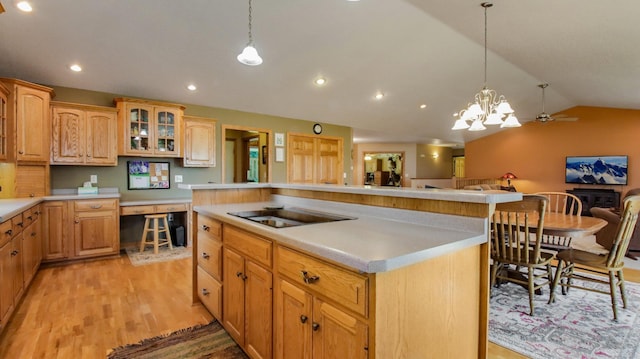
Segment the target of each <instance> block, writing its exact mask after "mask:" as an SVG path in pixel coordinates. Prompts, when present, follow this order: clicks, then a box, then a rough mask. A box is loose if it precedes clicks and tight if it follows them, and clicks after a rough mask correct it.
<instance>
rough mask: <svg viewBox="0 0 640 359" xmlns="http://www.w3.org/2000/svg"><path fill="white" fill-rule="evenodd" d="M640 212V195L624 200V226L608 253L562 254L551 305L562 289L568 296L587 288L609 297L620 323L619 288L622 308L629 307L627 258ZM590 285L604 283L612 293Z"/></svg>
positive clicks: (621, 227)
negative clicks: (626, 283)
mask: <svg viewBox="0 0 640 359" xmlns="http://www.w3.org/2000/svg"><path fill="white" fill-rule="evenodd" d="M638 212H640V195H635V196H629V197H627V198H626V199H625V200H624V209H623V212H622V216H621V220H620V224H619V225H618V230H617V232H616V236H615V239H614V241H613V243H612V246H611V249H610V250H609V252H608V253H606V254H604V255H602V254H596V253H591V252H587V251H583V250H579V249H567V250H563V251H560V252H558V254H557V258H558V264H557V268H556V274H555V278H554V281H553V287H552V288H551V294H550V299H549V302H553V301H555V291H556V288H557V287H558V286H561V287H562V294H563V295H566V294H567V292H568V290H569V289H570V288H578V289H584V290H588V291H592V292H597V293H602V294H609V295H610V296H611V306H612V309H613V320H615V321H617V320H618V300H617V298H616V291H617V289H619V290H620V296H621V297H622V306H623V307H624V308H626V307H627V297H626V292H625V288H624V276H623V273H622V272H623V271H622V270H623V268H624V255H625V253H626V252H627V247H628V246H629V240H630V239H631V235H632V234H633V231H634V229H635V225H636V222H637V221H638ZM574 280H578V283H574ZM588 283H596V284H601V285H602V284H604V285H606V286H607V287H608V290H604V289H601V288H598V287H597V286H587V284H588Z"/></svg>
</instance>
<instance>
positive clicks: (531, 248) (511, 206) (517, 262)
mask: <svg viewBox="0 0 640 359" xmlns="http://www.w3.org/2000/svg"><path fill="white" fill-rule="evenodd" d="M548 202H549V200H548V199H547V198H546V197H544V196H539V195H523V196H522V200H520V201H516V202H507V203H498V204H496V210H495V212H494V214H493V215H492V217H491V259H492V262H493V263H492V267H491V290H494V289H495V288H496V283H499V282H502V281H509V282H513V283H516V284H520V285H522V286H523V287H525V288H527V290H528V292H529V309H530V313H529V315H533V313H534V305H533V297H534V293H535V291H536V290H538V289H540V288H542V287H544V286H546V285H548V286H549V288H550V289H551V286H552V285H553V274H552V270H551V261H552V260H553V259H554V257H555V254H554V253H550V252H544V251H541V250H540V248H541V244H542V241H541V237H542V229H543V228H544V215H545V213H546V208H547V203H548ZM532 239H533V240H532Z"/></svg>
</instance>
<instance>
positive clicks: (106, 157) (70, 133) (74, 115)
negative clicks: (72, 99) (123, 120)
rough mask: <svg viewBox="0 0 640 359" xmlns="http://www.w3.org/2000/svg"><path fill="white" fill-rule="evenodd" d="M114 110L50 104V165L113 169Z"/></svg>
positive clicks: (114, 161) (114, 143)
mask: <svg viewBox="0 0 640 359" xmlns="http://www.w3.org/2000/svg"><path fill="white" fill-rule="evenodd" d="M117 111H118V110H117V109H115V108H110V107H100V106H88V105H79V104H72V103H64V102H51V134H52V139H51V164H57V165H64V164H72V165H91V166H117V165H118V151H117V132H116V129H117V123H116V114H117Z"/></svg>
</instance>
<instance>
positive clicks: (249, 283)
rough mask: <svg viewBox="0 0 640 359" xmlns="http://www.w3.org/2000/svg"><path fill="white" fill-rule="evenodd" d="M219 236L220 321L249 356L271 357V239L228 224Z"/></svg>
mask: <svg viewBox="0 0 640 359" xmlns="http://www.w3.org/2000/svg"><path fill="white" fill-rule="evenodd" d="M222 238H223V250H222V263H223V270H222V273H223V285H224V290H223V301H222V303H223V307H222V318H223V321H222V323H223V325H224V327H225V329H226V330H227V332H228V333H229V335H231V337H232V338H233V339H234V340H235V341H236V342H237V343H238V344H239V345H240V346H241V347H242V348H243V349H244V350H245V351H246V352H247V353H248V354H249V356H250V357H251V358H271V357H272V340H273V339H272V338H273V337H272V332H273V328H272V325H273V319H272V315H273V293H272V289H273V287H272V281H273V278H272V273H271V271H270V268H271V265H272V261H271V258H272V248H271V241H269V240H267V239H264V238H261V237H259V236H256V235H254V234H251V233H249V232H246V231H243V230H241V229H238V228H236V227H233V226H229V225H224V226H223V235H222Z"/></svg>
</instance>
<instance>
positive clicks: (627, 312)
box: [489, 282, 640, 359]
mask: <svg viewBox="0 0 640 359" xmlns="http://www.w3.org/2000/svg"><path fill="white" fill-rule="evenodd" d="M590 285H591V286H596V285H597V284H595V283H592V284H590ZM626 287H627V308H626V309H624V308H622V300H621V299H619V301H620V305H619V307H618V322H617V323H616V322H614V321H613V311H612V309H611V297H610V296H609V295H604V294H599V293H593V292H589V291H585V290H578V289H575V288H572V289H571V290H570V291H569V294H567V295H562V294H561V293H558V294H556V301H555V303H553V304H547V301H548V300H549V290H548V288H545V289H546V290H545V291H544V293H543V295H536V296H535V299H534V307H535V316H533V317H531V316H529V296H528V294H527V291H526V289H524V288H522V287H520V286H518V285H516V284H513V283H506V284H503V285H501V286H500V287H498V288H493V289H494V290H493V291H492V297H491V301H490V310H489V341H491V342H493V343H495V344H498V345H500V346H503V347H505V348H508V349H511V350H513V351H515V352H518V353H520V354H522V355H525V356H527V357H529V358H535V359H546V358H549V359H551V358H553V359H556V358H567V359H568V358H571V359H575V358H580V359H591V358H607V359H612V358H615V359H635V358H640V349H639V348H638V346H639V345H640V318H639V316H638V312H639V311H640V285H638V284H636V283H630V282H626ZM558 291H560V289H558Z"/></svg>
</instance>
